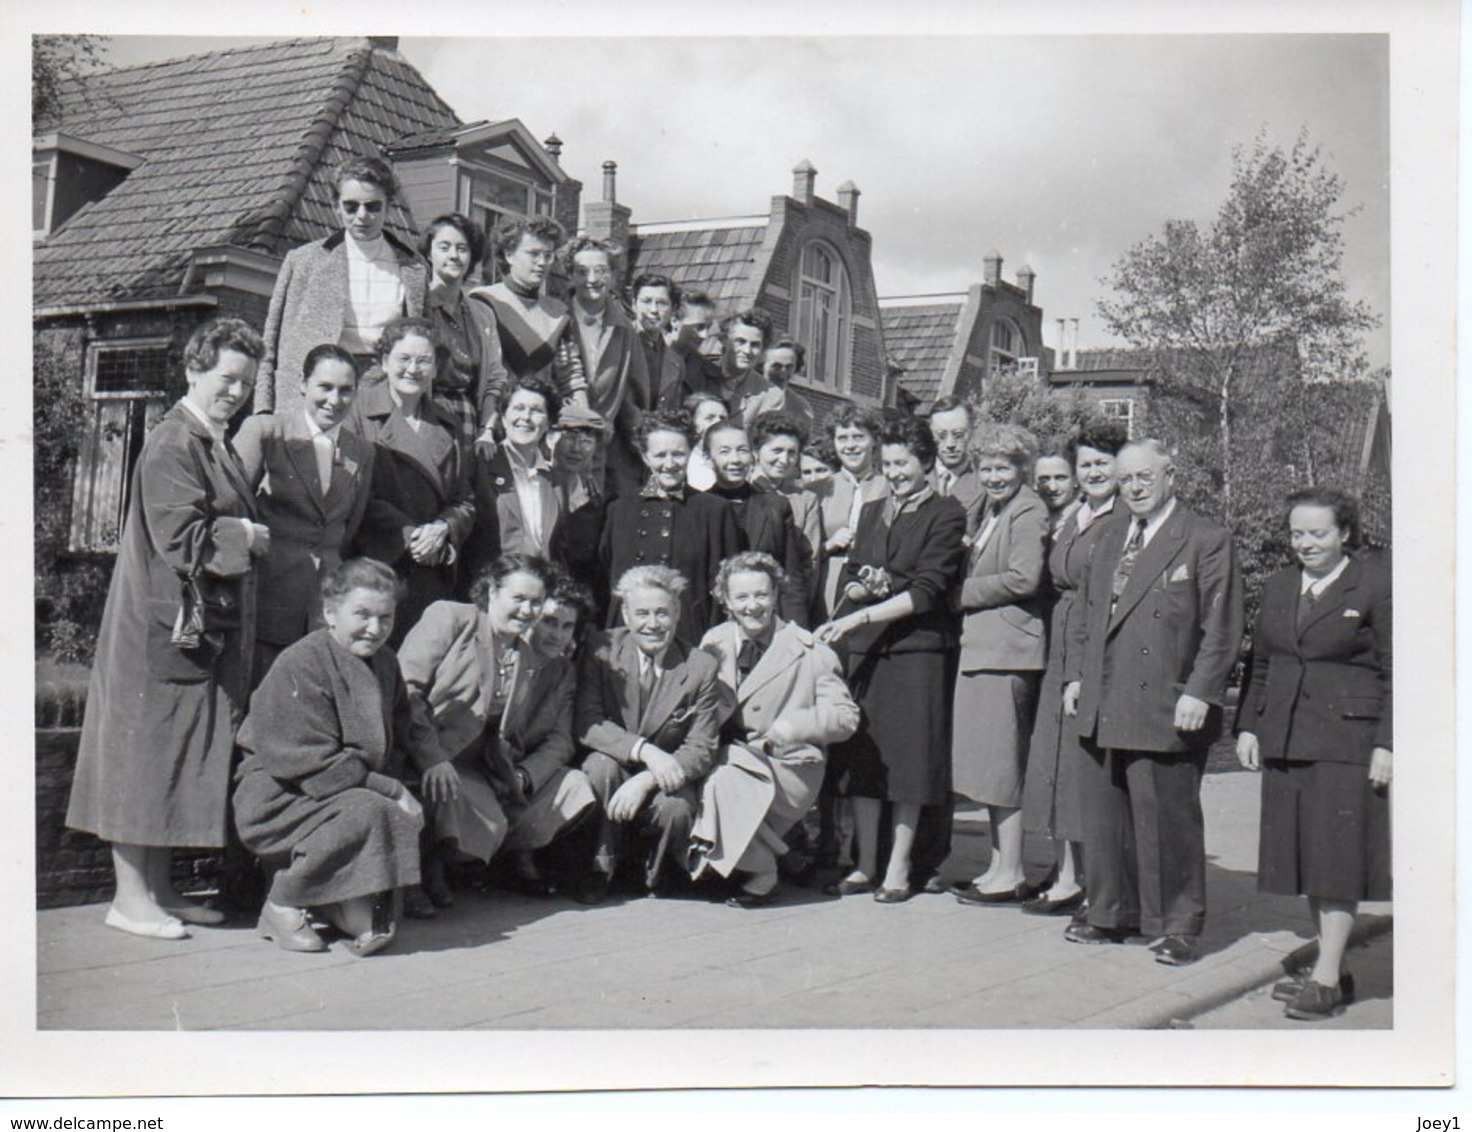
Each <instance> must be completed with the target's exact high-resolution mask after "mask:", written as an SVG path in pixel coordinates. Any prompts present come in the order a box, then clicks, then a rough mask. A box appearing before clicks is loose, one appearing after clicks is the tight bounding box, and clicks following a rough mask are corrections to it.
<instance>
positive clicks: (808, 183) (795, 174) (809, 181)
mask: <svg viewBox="0 0 1472 1132" xmlns="http://www.w3.org/2000/svg"><path fill="white" fill-rule="evenodd" d="M817 180H818V170H817V169H816V168H815V167H814V166H813V163H812V162H811V161H809V160H808V159H807V158H806V157H804V158H803V159H802V160H801V161H799V162H798V163H797V164H796V165H794V166H793V167H792V195H793V196H794V197H796V198H797V199H798V200H800V201H802V203H803V204H812V203H813V189H814V187H815V185H816V184H817Z"/></svg>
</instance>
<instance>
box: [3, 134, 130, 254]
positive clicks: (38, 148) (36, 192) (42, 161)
mask: <svg viewBox="0 0 1472 1132" xmlns="http://www.w3.org/2000/svg"><path fill="white" fill-rule="evenodd" d="M142 164H143V159H142V158H141V157H134V156H133V155H132V154H131V153H124V152H123V151H122V150H120V149H113V148H112V147H111V146H106V145H99V144H97V143H96V142H89V141H83V140H82V139H81V138H75V137H72V136H71V135H70V134H64V133H61V132H60V131H58V132H56V133H51V134H43V135H41V136H40V137H37V138H33V139H32V141H31V230H32V234H33V235H34V236H35V237H36V238H37V239H40V238H42V237H44V236H49V235H51V233H52V232H55V231H56V230H57V229H58V228H60V227H61V226H62V225H63V224H65V223H66V222H67V221H68V220H70V219H71V218H72V217H73V216H75V215H76V214H77V213H78V212H79V211H81V209H82V208H84V207H85V206H86V205H89V204H91V203H92V202H93V201H98V200H101V199H102V198H103V197H105V196H107V194H108V193H110V192H112V191H113V189H115V188H117V187H118V186H119V185H121V184H122V183H123V181H124V180H125V179H126V178H127V176H128V174H129V173H131V172H132V171H133V170H134V169H136V168H138V166H140V165H142Z"/></svg>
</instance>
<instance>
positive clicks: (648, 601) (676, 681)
mask: <svg viewBox="0 0 1472 1132" xmlns="http://www.w3.org/2000/svg"><path fill="white" fill-rule="evenodd" d="M686 585H687V583H686V581H685V578H684V577H683V575H681V574H680V573H679V572H678V571H676V570H672V569H670V568H669V567H668V566H635V567H633V568H632V569H630V570H628V571H626V572H625V573H624V574H623V576H622V577H621V578H620V579H619V581H618V585H617V586H616V588H615V597H617V598H618V600H619V608H620V611H621V614H622V616H623V621H624V628H622V629H616V630H614V631H613V632H611V633H601V634H599V635H598V636H596V637H594V638H593V639H592V640H591V641H590V642H589V643H588V647H587V652H586V654H585V656H584V659H583V665H582V672H581V675H580V678H579V681H578V692H577V708H576V711H575V726H574V730H575V733H576V734H577V736H578V737H579V738H580V739H581V741H582V743H583V745H584V746H587V747H590V748H591V749H592V753H591V754H589V755H588V757H587V759H586V760H585V761H584V762H583V773H584V774H585V775H587V778H588V782H589V784H590V785H591V786H592V788H593V793H594V795H595V796H596V797H597V798H598V803H599V808H600V814H599V820H598V821H597V823H596V839H597V842H596V847H595V849H594V852H593V865H592V869H591V871H590V872H589V874H588V875H587V876H586V877H585V878H584V880H583V882H582V883H581V884H580V885H579V886H578V888H577V890H576V892H575V893H574V895H575V896H576V897H577V898H578V899H579V900H581V901H582V902H583V903H585V904H596V903H598V902H600V901H601V900H603V899H604V897H606V896H607V895H608V890H609V886H610V884H611V882H612V879H613V876H614V874H615V873H616V872H617V870H618V865H619V860H620V857H621V856H622V853H623V849H624V846H625V843H626V842H627V840H628V838H629V836H631V835H634V836H638V837H640V838H641V839H642V840H644V841H645V842H646V843H650V848H649V851H648V854H647V856H646V857H645V860H644V869H643V881H644V885H645V886H646V888H647V889H648V890H649V891H650V892H657V891H659V890H660V889H661V887H662V881H664V880H666V879H667V878H665V877H663V876H662V873H663V872H664V869H665V867H666V863H667V862H668V866H669V867H670V868H672V869H673V870H674V873H675V874H676V875H684V874H685V869H686V864H687V860H688V857H689V852H690V828H691V826H692V824H693V823H694V820H695V811H696V808H697V806H698V805H699V789H700V783H701V781H702V780H703V779H704V778H705V776H706V775H707V774H709V773H710V770H711V767H712V765H713V763H714V759H715V749H716V741H717V739H718V738H719V736H720V730H721V722H722V710H721V696H720V692H719V685H718V683H717V678H716V677H717V664H716V661H715V660H714V659H713V658H712V657H710V656H708V655H707V654H705V653H703V652H701V651H700V650H699V649H696V648H692V647H690V646H688V645H686V644H685V643H684V642H682V641H680V640H679V639H677V638H676V636H675V626H676V625H677V624H678V623H679V616H680V609H679V607H680V595H681V593H682V591H683V590H684V589H685V588H686Z"/></svg>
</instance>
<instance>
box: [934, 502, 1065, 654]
mask: <svg viewBox="0 0 1472 1132" xmlns="http://www.w3.org/2000/svg"><path fill="white" fill-rule="evenodd" d="M989 522H990V515H985V516H984V517H983V519H982V529H985V528H986V526H987V524H988V523H989ZM1047 545H1048V509H1047V507H1046V505H1045V504H1044V503H1043V501H1042V500H1041V499H1039V498H1038V496H1037V493H1036V492H1034V491H1033V490H1032V488H1030V487H1028V486H1027V485H1026V484H1024V485H1023V486H1021V487H1019V488H1018V489H1017V494H1016V495H1014V496H1013V497H1012V498H1011V499H1009V500H1008V501H1007V503H1006V504H1005V505H1004V506H1003V507H1002V509H1001V511H1000V512H998V514H997V522H996V525H995V526H994V527H993V528H992V532H991V534H990V535H989V536H988V537H987V539H986V541H985V542H984V543H973V544H972V546H971V547H970V549H969V551H968V553H967V566H966V577H965V578H963V579H962V580H961V585H960V588H959V589H958V590H957V591H956V594H955V599H956V605H957V608H959V609H960V610H961V611H962V612H963V613H965V617H964V619H963V620H962V622H961V671H963V672H976V671H979V670H982V669H986V670H991V671H998V672H1038V671H1041V670H1042V669H1043V667H1044V665H1045V664H1046V663H1047V648H1046V645H1047V638H1046V636H1045V626H1044V621H1043V599H1042V598H1041V597H1040V596H1039V590H1040V588H1041V586H1042V579H1043V559H1044V556H1045V555H1046V553H1047Z"/></svg>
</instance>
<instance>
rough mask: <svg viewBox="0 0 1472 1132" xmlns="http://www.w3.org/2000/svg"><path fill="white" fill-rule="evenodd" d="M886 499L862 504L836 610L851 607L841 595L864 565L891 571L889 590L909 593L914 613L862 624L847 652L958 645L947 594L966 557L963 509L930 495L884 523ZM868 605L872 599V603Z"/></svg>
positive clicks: (955, 621) (936, 648)
mask: <svg viewBox="0 0 1472 1132" xmlns="http://www.w3.org/2000/svg"><path fill="white" fill-rule="evenodd" d="M888 503H889V500H888V499H876V500H874V501H873V502H870V503H866V504H864V509H863V511H862V512H860V514H859V529H858V531H857V532H855V534H854V543H853V547H852V550H851V552H850V554H849V557H848V561H847V562H845V563H844V567H843V576H842V578H841V579H840V585H839V590H838V592H839V595H840V597H839V607H838V612H839V613H848V612H849V611H851V610H852V609H854V608H855V606H854V605H853V603H852V602H850V601H849V600H848V598H847V597H845V596H843V590H844V587H845V586H847V585H848V583H849V582H856V581H858V580H859V570H860V568H861V567H864V566H882V567H883V568H884V569H885V570H887V571H889V576H890V582H891V592H892V593H895V594H900V593H908V594H909V595H910V600H911V601H912V602H913V603H914V607H915V608H914V612H913V613H911V614H910V616H908V617H903V618H901V619H900V620H898V621H890V622H888V623H887V624H883V625H865V626H863V627H861V628H859V629H856V630H854V632H852V633H851V634H849V637H848V648H849V652H850V654H851V655H857V654H859V653H862V652H866V651H871V652H872V651H878V652H880V653H898V652H921V651H926V652H930V651H944V650H948V649H953V648H955V647H956V645H957V641H958V637H959V629H960V626H959V625H958V622H959V620H960V618H959V616H958V615H957V614H955V613H953V612H952V611H951V607H950V602H949V601H948V600H947V597H948V595H949V593H950V591H951V588H952V587H953V586H955V584H956V583H957V582H958V581H959V580H960V577H961V567H962V564H963V561H964V547H963V545H962V540H963V539H964V537H965V533H966V513H965V512H964V511H963V510H962V509H961V505H960V504H959V503H957V502H956V501H955V500H954V499H948V498H943V497H941V496H938V495H931V496H930V497H929V498H927V499H926V500H925V501H924V502H922V503H921V504H920V505H919V506H917V507H911V508H909V509H908V510H905V511H902V512H900V513H899V514H898V515H896V516H895V518H894V521H893V522H892V523H890V524H889V525H888V526H886V525H885V522H884V509H885V506H886V505H887V504H888ZM870 604H872V603H870Z"/></svg>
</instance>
